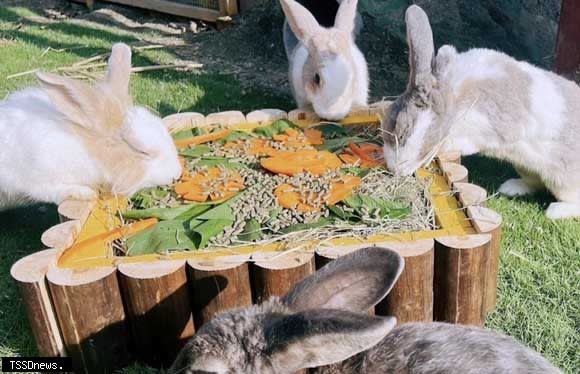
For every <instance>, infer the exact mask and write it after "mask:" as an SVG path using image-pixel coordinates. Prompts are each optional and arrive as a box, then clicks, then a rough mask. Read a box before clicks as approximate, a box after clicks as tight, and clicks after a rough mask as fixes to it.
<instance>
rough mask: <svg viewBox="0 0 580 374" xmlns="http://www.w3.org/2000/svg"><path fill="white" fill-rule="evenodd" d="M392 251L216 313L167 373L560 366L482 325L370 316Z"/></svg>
mask: <svg viewBox="0 0 580 374" xmlns="http://www.w3.org/2000/svg"><path fill="white" fill-rule="evenodd" d="M403 266H404V260H403V258H402V257H401V256H400V255H399V254H398V253H397V252H395V251H392V250H388V249H385V248H379V247H369V248H364V249H360V250H358V251H355V252H352V253H350V254H347V255H345V256H343V257H340V258H338V259H337V260H335V261H333V262H331V263H329V264H328V265H326V266H325V267H323V268H322V269H320V270H319V271H318V272H316V273H315V274H313V275H311V276H309V277H307V278H305V279H303V280H302V281H300V282H299V283H297V284H296V285H295V286H294V287H293V288H292V289H291V290H290V292H289V293H288V294H286V295H285V296H283V297H281V298H277V297H274V298H271V299H269V300H267V301H266V302H264V303H263V304H261V305H254V306H251V307H248V308H245V309H236V310H232V311H228V312H224V313H221V314H218V315H217V316H216V317H215V318H214V319H213V320H211V321H210V322H208V323H207V324H205V325H203V326H202V327H201V328H200V329H199V330H198V332H197V334H196V335H194V337H193V338H192V339H191V340H190V341H189V342H188V343H187V344H186V345H185V347H184V348H183V349H182V351H181V352H180V353H179V355H178V356H177V358H176V360H175V362H174V364H173V365H172V367H171V368H170V370H169V373H175V374H177V373H180V374H186V373H215V374H241V373H254V374H274V373H276V374H289V373H293V372H295V371H297V370H301V369H305V368H315V367H317V369H314V372H315V373H319V374H339V373H340V374H350V373H353V374H355V373H356V374H371V373H372V374H380V373H405V374H427V373H429V374H431V373H450V374H451V373H457V374H459V373H461V374H475V373H477V374H492V373H494V374H498V373H506V374H507V373H538V374H539V373H542V374H549V373H560V371H559V370H558V369H556V368H555V367H554V366H552V365H551V364H550V363H549V362H548V361H547V360H545V359H544V358H543V357H542V356H540V355H539V354H538V353H536V352H533V351H530V350H528V349H527V348H525V347H523V346H522V345H520V344H519V343H518V342H516V341H515V340H514V339H512V338H510V337H507V336H504V335H500V334H497V333H494V332H491V331H488V330H485V329H481V328H476V327H467V326H459V325H451V324H446V323H437V322H435V323H407V324H401V325H400V326H396V319H395V318H394V317H378V316H370V315H369V314H368V313H366V312H365V311H368V310H369V309H370V308H372V307H374V306H375V305H376V304H377V303H378V302H379V301H380V300H382V299H383V298H384V297H385V296H386V295H387V294H388V293H389V291H390V290H391V288H392V287H393V285H394V284H395V282H396V281H397V279H398V278H399V276H400V275H401V272H402V270H403Z"/></svg>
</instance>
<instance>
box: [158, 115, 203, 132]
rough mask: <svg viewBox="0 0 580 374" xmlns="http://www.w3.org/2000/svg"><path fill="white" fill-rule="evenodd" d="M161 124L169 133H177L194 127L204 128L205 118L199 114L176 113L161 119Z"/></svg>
mask: <svg viewBox="0 0 580 374" xmlns="http://www.w3.org/2000/svg"><path fill="white" fill-rule="evenodd" d="M163 123H164V124H165V126H167V129H169V132H172V133H173V132H179V131H181V130H188V129H192V128H195V127H203V126H205V124H206V123H205V116H204V115H203V114H201V113H193V112H186V113H176V114H172V115H170V116H167V117H165V118H163Z"/></svg>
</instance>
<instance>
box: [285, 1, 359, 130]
mask: <svg viewBox="0 0 580 374" xmlns="http://www.w3.org/2000/svg"><path fill="white" fill-rule="evenodd" d="M280 3H281V5H282V10H283V11H284V14H285V15H286V22H287V25H288V26H289V29H290V30H291V32H290V30H288V26H285V27H284V29H285V30H286V31H285V32H284V43H285V47H286V53H287V55H288V60H289V65H290V66H289V80H290V85H291V86H292V91H293V93H294V98H295V100H296V103H297V105H298V107H299V108H301V109H304V108H309V107H312V108H313V109H314V111H315V112H316V114H317V115H318V116H319V117H321V118H324V119H327V120H333V121H339V120H341V119H343V118H344V117H346V115H347V114H348V113H350V111H351V110H352V109H354V108H358V107H364V106H366V105H367V101H368V90H369V88H368V87H369V73H368V68H367V62H366V60H365V58H364V56H363V54H362V52H361V51H360V50H359V49H358V48H357V46H356V44H355V33H356V31H355V28H356V27H357V22H356V19H357V11H356V8H357V0H344V1H342V2H341V4H340V6H339V8H338V11H337V13H336V18H335V21H334V27H331V28H325V27H323V26H321V25H320V24H319V23H318V21H317V20H316V18H314V16H313V15H312V13H310V12H309V11H308V9H306V8H305V7H304V6H302V5H301V4H299V3H298V2H296V1H295V0H280ZM359 19H360V15H359ZM361 24H362V23H361V22H360V21H359V22H358V25H359V27H360V25H361ZM295 38H297V40H298V41H299V42H298V43H295V41H294V40H295Z"/></svg>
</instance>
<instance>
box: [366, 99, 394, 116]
mask: <svg viewBox="0 0 580 374" xmlns="http://www.w3.org/2000/svg"><path fill="white" fill-rule="evenodd" d="M392 104H393V102H392V101H389V100H381V101H377V102H375V103H372V104H371V105H369V114H370V115H376V116H378V117H379V118H381V119H382V118H385V117H386V116H387V115H388V114H389V112H390V110H391V105H392Z"/></svg>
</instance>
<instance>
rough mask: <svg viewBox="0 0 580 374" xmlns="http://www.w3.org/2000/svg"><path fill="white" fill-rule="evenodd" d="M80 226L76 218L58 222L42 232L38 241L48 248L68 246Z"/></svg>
mask: <svg viewBox="0 0 580 374" xmlns="http://www.w3.org/2000/svg"><path fill="white" fill-rule="evenodd" d="M81 226H82V225H81V222H80V221H78V220H72V221H66V222H63V223H59V224H58V225H55V226H52V227H51V228H49V229H48V230H46V231H45V232H43V233H42V236H41V237H40V241H41V242H42V244H44V245H45V246H47V247H49V248H58V249H63V248H68V247H70V246H71V245H72V244H73V243H74V241H75V239H76V237H77V235H78V234H79V232H80V231H81Z"/></svg>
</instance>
